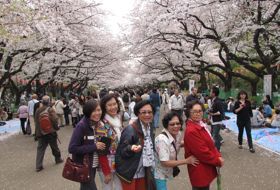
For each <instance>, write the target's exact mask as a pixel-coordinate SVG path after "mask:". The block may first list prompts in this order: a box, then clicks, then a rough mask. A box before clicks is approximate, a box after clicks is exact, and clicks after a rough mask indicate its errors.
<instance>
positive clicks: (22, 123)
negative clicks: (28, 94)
mask: <svg viewBox="0 0 280 190" xmlns="http://www.w3.org/2000/svg"><path fill="white" fill-rule="evenodd" d="M26 120H27V118H20V126H21V130H22V133H23V134H26V130H25V122H26Z"/></svg>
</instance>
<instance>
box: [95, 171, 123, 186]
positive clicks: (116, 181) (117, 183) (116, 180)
mask: <svg viewBox="0 0 280 190" xmlns="http://www.w3.org/2000/svg"><path fill="white" fill-rule="evenodd" d="M98 173H99V176H100V180H101V184H102V189H103V190H122V184H121V181H120V179H119V177H118V176H117V175H116V173H115V172H114V173H112V179H111V181H110V182H109V183H108V184H105V183H104V179H105V178H104V175H103V172H102V171H99V172H98Z"/></svg>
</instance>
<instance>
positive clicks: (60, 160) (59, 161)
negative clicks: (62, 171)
mask: <svg viewBox="0 0 280 190" xmlns="http://www.w3.org/2000/svg"><path fill="white" fill-rule="evenodd" d="M55 163H56V164H60V163H63V159H61V158H60V159H59V160H56V161H55Z"/></svg>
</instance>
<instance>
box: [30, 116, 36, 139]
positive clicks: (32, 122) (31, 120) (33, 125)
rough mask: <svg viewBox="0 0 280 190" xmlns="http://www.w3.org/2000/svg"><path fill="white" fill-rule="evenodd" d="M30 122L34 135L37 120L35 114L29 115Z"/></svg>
mask: <svg viewBox="0 0 280 190" xmlns="http://www.w3.org/2000/svg"><path fill="white" fill-rule="evenodd" d="M29 122H30V128H31V133H32V135H34V134H35V121H34V116H33V115H30V116H29Z"/></svg>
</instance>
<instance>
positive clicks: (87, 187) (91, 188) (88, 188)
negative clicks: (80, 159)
mask: <svg viewBox="0 0 280 190" xmlns="http://www.w3.org/2000/svg"><path fill="white" fill-rule="evenodd" d="M95 173H96V168H91V171H90V181H89V182H88V183H81V186H80V190H97V187H96V184H95Z"/></svg>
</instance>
